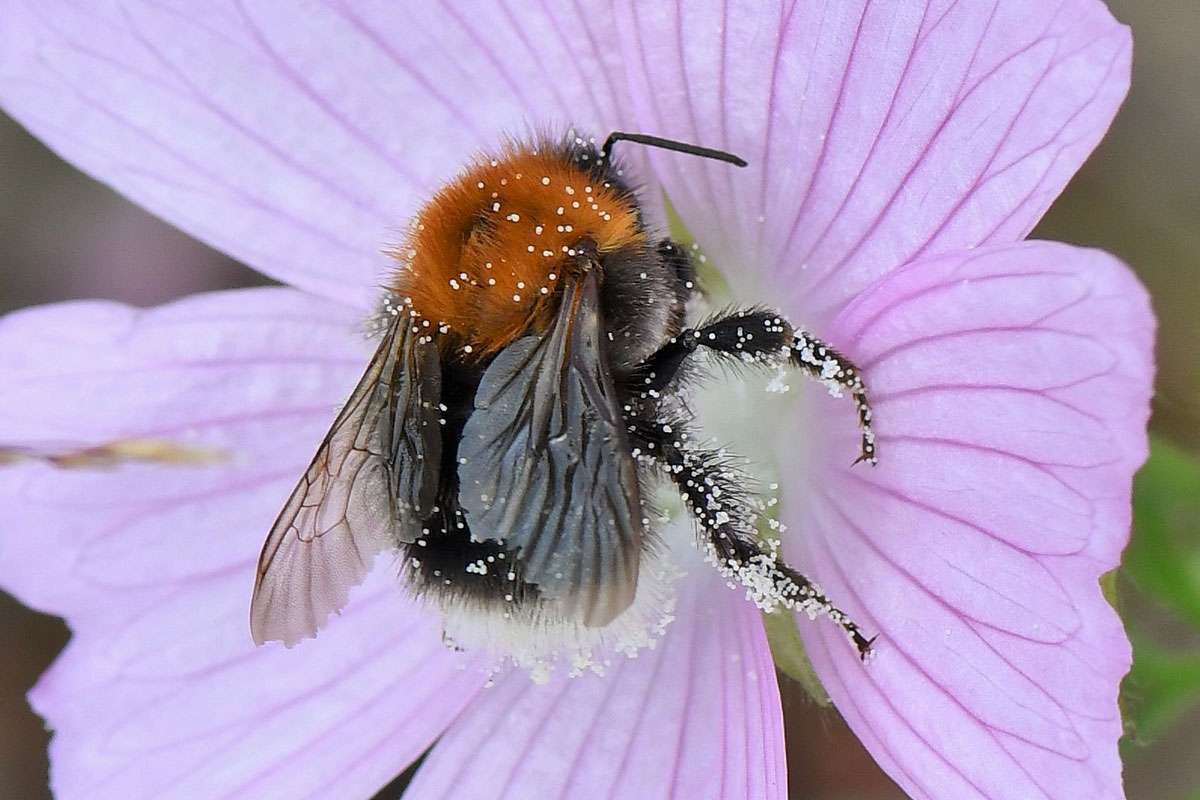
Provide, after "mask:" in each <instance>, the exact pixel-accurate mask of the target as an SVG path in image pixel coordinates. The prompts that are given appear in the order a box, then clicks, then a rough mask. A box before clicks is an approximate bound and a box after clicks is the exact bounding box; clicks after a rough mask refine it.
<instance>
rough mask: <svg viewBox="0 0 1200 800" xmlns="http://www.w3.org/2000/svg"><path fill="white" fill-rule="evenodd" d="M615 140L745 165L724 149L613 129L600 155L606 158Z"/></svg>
mask: <svg viewBox="0 0 1200 800" xmlns="http://www.w3.org/2000/svg"><path fill="white" fill-rule="evenodd" d="M617 142H637V143H638V144H644V145H648V146H650V147H661V148H662V149H663V150H674V151H675V152H677V153H688V154H689V155H693V156H700V157H701V158H711V159H714V160H716V161H724V162H725V163H727V164H733V165H735V166H738V167H744V166H746V159H744V158H740V157H738V156H735V155H734V154H733V153H726V152H725V151H724V150H713V149H712V148H711V147H701V146H700V145H698V144H688V143H687V142H677V141H675V140H674V139H663V138H662V137H659V136H648V135H646V134H644V133H622V132H621V131H613V132H612V133H610V134H609V135H608V138H607V139H605V140H604V147H603V148H602V149H601V150H600V157H601V158H605V159H607V158H608V154H609V153H610V152H612V146H613V145H614V144H616V143H617Z"/></svg>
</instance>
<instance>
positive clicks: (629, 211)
mask: <svg viewBox="0 0 1200 800" xmlns="http://www.w3.org/2000/svg"><path fill="white" fill-rule="evenodd" d="M565 149H566V148H564V147H563V146H558V147H556V146H553V145H549V146H543V147H540V148H539V147H533V146H518V145H513V146H510V148H509V150H508V152H507V153H505V154H504V155H503V156H502V157H500V158H497V159H487V158H484V159H480V160H479V161H478V162H477V163H476V165H475V166H473V167H471V168H470V169H468V170H467V171H466V172H465V173H464V174H463V175H462V176H460V177H459V178H457V179H456V180H455V181H454V182H453V183H451V184H449V185H448V186H446V187H445V188H443V189H442V190H441V191H440V192H438V193H437V195H435V196H434V198H433V199H432V200H431V201H430V202H429V204H428V205H427V206H426V207H425V209H424V210H423V211H422V212H421V214H420V216H419V217H418V218H417V219H416V221H415V222H414V224H413V227H412V230H411V231H410V233H409V237H408V240H407V241H406V242H405V244H404V246H402V247H401V248H399V249H397V250H396V251H395V253H394V255H395V257H396V258H397V260H398V261H399V264H400V268H399V270H398V271H397V272H396V274H395V278H394V284H393V286H392V287H391V288H392V290H393V291H394V292H395V293H396V294H397V295H398V296H399V297H401V298H410V299H411V308H412V310H413V311H415V312H416V313H417V314H418V315H419V316H420V317H422V318H424V319H426V320H429V321H430V322H431V323H434V324H437V325H439V326H446V327H448V328H449V330H448V333H449V336H448V337H447V338H446V339H445V340H441V346H442V347H447V346H450V347H458V348H465V347H470V348H471V349H470V350H468V351H465V352H467V353H475V354H476V355H477V356H478V357H483V356H486V355H490V354H494V353H496V352H499V351H500V350H502V349H503V348H504V347H505V346H507V345H509V344H511V343H512V342H513V341H514V340H516V339H517V338H518V337H520V336H522V335H525V334H528V333H544V332H545V331H546V330H547V329H548V327H549V325H550V322H551V320H552V318H553V314H554V311H555V309H556V307H557V295H558V294H559V290H560V289H561V287H562V286H563V285H564V283H565V281H566V280H570V279H574V278H575V277H577V272H578V270H579V264H580V261H579V260H578V259H576V258H575V257H574V256H575V254H576V248H579V247H586V246H590V247H593V248H594V249H595V250H596V252H597V253H598V254H599V255H600V256H601V258H603V257H605V256H607V255H610V254H612V253H616V252H618V251H644V250H647V249H649V248H650V242H649V239H648V237H647V234H646V231H645V230H644V228H643V227H642V225H641V221H640V215H639V212H638V207H637V202H636V198H635V196H634V195H633V194H632V193H631V192H630V191H629V190H628V189H626V188H625V187H624V186H622V185H619V184H616V183H614V181H613V180H611V179H607V178H606V177H605V176H602V175H596V174H593V173H591V172H589V171H588V170H587V169H586V168H585V167H583V166H581V165H580V163H579V162H578V160H576V159H570V158H565V157H564V155H569V154H568V153H566V152H565ZM585 163H586V162H585Z"/></svg>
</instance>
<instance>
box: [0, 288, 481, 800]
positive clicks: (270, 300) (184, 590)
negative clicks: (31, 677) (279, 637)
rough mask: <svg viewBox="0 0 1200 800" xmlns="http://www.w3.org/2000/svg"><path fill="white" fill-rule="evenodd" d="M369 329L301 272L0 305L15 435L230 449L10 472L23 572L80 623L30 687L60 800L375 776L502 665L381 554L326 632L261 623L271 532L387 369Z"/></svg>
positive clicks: (0, 558) (13, 564) (19, 584)
mask: <svg viewBox="0 0 1200 800" xmlns="http://www.w3.org/2000/svg"><path fill="white" fill-rule="evenodd" d="M359 325H360V322H359V319H358V316H357V315H356V314H354V313H353V312H351V311H349V310H348V309H345V308H343V307H338V306H334V305H333V304H331V303H329V302H328V301H321V300H318V299H315V298H312V297H309V296H306V295H302V294H300V293H299V292H296V291H293V290H290V289H259V290H248V291H240V292H226V293H219V294H212V295H203V296H198V297H193V298H190V299H187V300H184V301H181V302H178V303H174V304H171V305H168V306H164V307H161V308H156V309H152V310H148V311H139V310H135V309H131V308H128V307H125V306H120V305H117V304H113V303H103V302H83V303H68V304H63V305H59V306H48V307H44V308H37V309H32V310H28V311H24V312H20V313H17V314H13V315H11V316H8V317H5V318H3V319H2V320H0V354H3V358H4V360H3V361H2V362H0V441H3V442H7V441H13V440H19V441H24V442H59V441H86V442H95V441H107V440H111V439H121V438H127V437H156V438H162V439H165V440H168V441H172V442H175V443H177V444H179V445H181V446H184V447H190V448H202V449H204V450H205V451H209V452H211V451H216V452H220V453H222V454H224V456H225V460H224V461H223V462H221V463H219V464H198V465H197V464H190V465H183V464H180V465H171V466H165V465H157V466H153V465H136V466H135V465H129V466H123V467H117V468H114V469H112V470H110V471H95V470H74V471H71V470H61V469H55V468H53V467H50V466H47V465H43V464H26V465H10V466H9V467H7V468H5V469H3V470H0V499H2V500H3V502H4V507H5V509H6V519H5V526H4V529H3V531H2V532H0V585H3V586H4V587H5V588H6V589H10V590H11V591H13V592H15V593H16V594H17V595H18V596H19V597H20V598H21V599H22V600H23V601H25V602H26V603H28V604H30V605H32V606H35V607H38V608H41V609H43V610H47V611H50V612H53V613H57V614H61V615H63V616H65V617H66V618H67V621H68V623H69V624H70V626H71V628H72V631H73V634H74V635H73V638H72V640H71V643H70V644H69V645H68V647H67V649H66V650H65V651H64V653H63V654H62V656H60V658H59V659H58V661H56V662H55V664H54V666H53V667H52V668H51V669H50V671H49V672H47V673H46V675H44V676H43V677H42V679H41V681H40V682H39V683H38V685H37V687H36V688H35V689H34V691H33V692H32V694H31V700H32V702H33V704H34V707H35V708H36V709H37V710H38V712H39V713H41V714H42V715H43V716H44V717H45V718H46V719H47V721H48V723H49V724H50V726H51V727H53V728H54V730H55V736H54V739H53V741H52V743H51V764H52V783H53V786H54V789H55V792H56V795H57V796H60V797H88V798H93V797H121V798H126V797H156V798H157V797H217V796H225V795H227V794H239V793H240V794H241V795H242V796H258V797H264V796H275V797H298V796H308V795H317V796H330V795H335V796H367V795H369V794H370V793H371V792H373V791H375V790H376V789H378V788H379V787H380V786H381V785H383V784H384V783H386V782H387V781H388V780H390V779H391V778H392V777H394V776H395V775H396V774H398V773H399V772H400V771H402V770H403V769H404V768H405V766H406V765H407V764H408V763H409V762H410V761H412V760H413V759H414V758H416V757H417V756H418V755H419V754H420V753H421V752H422V751H423V750H424V749H425V748H426V747H428V745H429V744H430V743H431V742H432V741H433V739H434V738H436V736H437V735H438V734H439V733H440V732H441V730H442V729H443V728H444V726H445V725H446V724H447V723H448V722H449V721H450V720H451V719H453V718H454V716H455V715H456V714H457V713H458V711H459V709H460V708H461V707H462V706H463V705H464V704H465V703H466V702H467V701H468V700H469V699H470V697H471V696H472V695H473V693H474V691H475V690H477V689H478V688H479V687H480V685H481V684H482V682H483V679H484V678H483V675H482V674H481V673H480V672H479V671H473V670H464V669H462V668H463V667H464V664H463V663H462V662H461V659H460V658H458V657H456V656H454V655H453V654H451V653H449V652H448V651H447V650H446V649H445V648H444V647H443V646H442V644H441V642H440V635H439V627H438V624H437V621H436V620H434V619H429V618H428V617H426V616H425V615H424V614H422V613H419V612H418V611H417V609H416V608H415V607H413V605H412V604H411V603H410V602H408V601H405V600H404V599H403V598H402V596H401V593H400V590H399V589H398V587H397V586H396V584H395V580H394V578H393V576H392V575H391V574H390V572H391V571H390V570H388V569H386V568H383V567H382V565H381V568H379V569H376V571H375V573H374V575H373V577H372V578H371V579H368V581H367V583H366V584H365V585H364V586H362V587H360V588H359V590H358V591H356V592H355V593H354V594H353V595H352V600H351V603H350V606H349V607H348V608H347V609H346V611H345V613H344V614H343V615H342V617H341V618H340V619H338V620H336V621H334V622H333V623H331V624H330V626H329V627H328V629H327V631H326V632H325V633H323V634H322V636H321V638H320V639H319V640H316V641H312V642H308V643H305V644H304V645H303V646H302V647H300V648H297V649H295V650H291V651H285V650H284V649H283V648H281V647H278V646H267V647H262V648H255V646H254V644H253V642H252V641H251V638H250V632H249V623H248V613H249V612H248V608H249V597H250V589H251V585H252V584H253V576H254V564H255V561H256V558H257V555H258V550H259V548H260V547H261V545H262V540H263V537H264V536H265V534H266V531H267V529H268V528H269V526H270V523H271V520H272V519H273V517H274V515H275V514H276V513H277V512H278V510H279V507H280V506H281V504H282V503H283V501H284V499H286V497H287V494H288V492H289V491H290V489H291V488H292V486H293V485H294V483H295V481H296V479H297V477H298V476H299V475H300V474H301V472H302V471H303V469H304V467H305V466H306V464H307V461H308V459H309V458H310V456H311V453H312V451H313V449H314V448H315V446H316V443H317V442H318V441H319V440H320V438H321V436H322V435H323V434H324V431H325V428H326V427H327V426H328V425H329V423H330V421H331V419H332V417H333V414H334V412H335V408H336V404H337V403H338V402H339V401H340V400H342V399H344V396H345V394H346V393H348V391H349V389H350V388H351V387H352V386H353V385H354V383H355V381H356V379H357V377H358V375H359V374H360V373H361V371H362V369H363V368H364V367H365V365H366V361H367V359H368V358H369V344H368V343H367V342H365V341H364V340H363V337H362V335H361V334H360V333H358V331H357V328H358V327H359Z"/></svg>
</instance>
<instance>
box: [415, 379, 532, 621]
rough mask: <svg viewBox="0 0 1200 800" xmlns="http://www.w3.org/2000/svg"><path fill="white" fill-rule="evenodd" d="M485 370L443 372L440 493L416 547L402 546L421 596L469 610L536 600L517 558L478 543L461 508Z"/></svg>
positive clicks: (498, 546) (491, 544)
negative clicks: (468, 436) (467, 434)
mask: <svg viewBox="0 0 1200 800" xmlns="http://www.w3.org/2000/svg"><path fill="white" fill-rule="evenodd" d="M483 369H484V366H483V365H480V364H475V363H471V362H465V361H449V363H447V364H446V365H445V366H444V367H443V369H442V387H443V388H442V399H443V402H442V405H443V408H442V409H441V412H442V416H441V419H442V420H443V422H442V423H441V424H442V463H441V466H440V469H441V491H440V493H439V501H438V506H437V509H436V511H435V512H434V513H433V514H431V515H430V516H429V517H428V518H427V519H425V520H424V522H423V524H422V530H421V533H420V535H419V536H418V537H417V539H416V541H415V542H412V543H409V544H403V545H402V552H403V556H404V561H403V563H404V570H405V575H406V578H407V580H406V583H407V584H408V586H409V588H410V589H411V590H412V592H413V593H414V594H416V595H418V596H423V595H429V594H436V596H437V597H439V598H441V599H445V598H447V597H450V598H453V599H454V600H455V601H458V602H463V603H466V604H467V605H472V606H477V607H482V606H497V605H514V606H515V605H520V604H522V603H525V602H528V601H530V600H533V599H536V598H537V596H538V592H537V588H536V587H534V586H531V585H530V584H527V583H525V581H524V580H523V579H522V576H521V572H522V570H521V565H520V561H519V559H518V558H517V557H516V555H515V554H514V553H512V552H510V551H508V550H506V549H505V548H504V547H503V546H502V545H501V544H500V543H498V542H495V541H490V540H488V541H482V542H476V541H472V539H471V529H470V527H469V525H468V522H467V518H466V515H465V514H463V512H462V510H461V508H459V504H458V487H459V481H458V449H459V443H460V442H461V440H462V432H463V427H464V426H465V425H466V422H467V418H468V417H469V416H470V414H471V411H472V410H473V409H474V404H475V392H476V390H477V389H478V388H479V380H480V377H481V376H482V374H483Z"/></svg>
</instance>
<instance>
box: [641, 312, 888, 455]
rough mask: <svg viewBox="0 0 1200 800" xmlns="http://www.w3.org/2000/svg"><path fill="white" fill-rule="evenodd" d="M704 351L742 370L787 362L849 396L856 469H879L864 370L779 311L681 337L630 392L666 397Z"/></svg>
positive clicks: (745, 315) (712, 324)
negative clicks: (862, 464) (854, 417)
mask: <svg viewBox="0 0 1200 800" xmlns="http://www.w3.org/2000/svg"><path fill="white" fill-rule="evenodd" d="M700 347H703V348H705V349H707V350H709V351H710V352H712V353H716V354H717V355H720V356H725V357H728V358H731V359H736V360H737V361H738V362H739V363H743V364H751V365H760V366H767V367H771V366H776V365H778V364H781V363H784V362H786V363H788V364H791V365H792V366H794V367H798V368H799V369H801V370H802V371H803V372H804V373H805V374H806V375H808V376H809V377H811V378H814V379H815V380H818V381H820V382H822V383H824V384H825V385H826V386H827V387H828V388H829V390H830V391H831V392H832V393H833V394H834V395H835V396H841V393H842V392H849V393H850V397H851V399H852V400H853V401H854V406H855V409H856V410H857V412H858V425H859V428H860V429H861V431H862V438H861V442H860V445H859V454H858V458H857V459H855V462H854V463H856V464H857V463H858V462H859V461H866V462H867V463H869V464H875V463H876V461H877V459H876V449H875V432H874V430H873V429H872V427H871V404H870V402H869V401H868V400H867V389H866V386H865V385H864V384H863V380H862V375H861V373H860V371H859V369H858V368H857V367H856V366H854V364H853V363H852V362H851V361H850V359H848V358H846V357H845V356H843V355H842V354H841V353H839V352H838V351H837V350H834V349H833V348H832V347H830V346H829V345H827V344H825V343H824V342H822V341H821V340H820V339H818V338H816V337H815V336H813V335H812V334H810V333H808V332H807V331H804V330H796V329H794V328H793V327H792V325H791V324H790V323H789V322H788V321H787V320H785V319H784V318H783V317H782V316H780V315H779V314H778V313H777V312H775V311H770V310H768V309H761V308H753V309H747V310H744V311H734V312H730V313H726V314H721V315H720V316H718V317H715V318H713V319H711V320H709V321H708V322H706V323H704V324H703V325H701V326H700V327H698V328H691V329H688V330H684V331H682V332H681V333H680V334H679V335H678V336H675V337H673V338H672V339H671V340H670V341H669V342H667V343H666V344H665V345H663V346H662V347H660V348H659V349H658V350H657V351H656V352H654V353H652V354H651V355H650V356H649V357H648V358H647V359H646V360H645V361H644V362H642V364H640V365H639V366H638V368H637V369H636V370H635V371H634V372H633V375H632V377H631V379H630V381H631V382H630V385H629V387H628V388H629V390H630V391H632V392H634V393H635V394H638V393H640V394H644V395H650V396H656V395H657V394H658V393H661V392H663V391H664V390H666V389H667V388H668V387H669V386H671V385H672V384H673V383H674V382H675V381H676V380H677V379H678V377H679V375H680V372H681V370H682V368H683V366H684V363H685V362H686V360H687V358H688V356H690V355H691V354H692V353H694V352H695V351H696V350H697V349H698V348H700Z"/></svg>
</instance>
